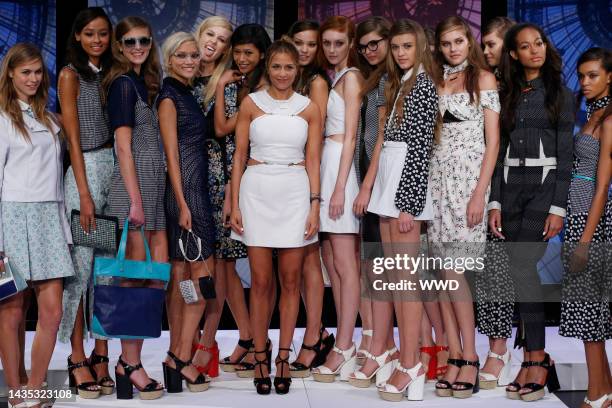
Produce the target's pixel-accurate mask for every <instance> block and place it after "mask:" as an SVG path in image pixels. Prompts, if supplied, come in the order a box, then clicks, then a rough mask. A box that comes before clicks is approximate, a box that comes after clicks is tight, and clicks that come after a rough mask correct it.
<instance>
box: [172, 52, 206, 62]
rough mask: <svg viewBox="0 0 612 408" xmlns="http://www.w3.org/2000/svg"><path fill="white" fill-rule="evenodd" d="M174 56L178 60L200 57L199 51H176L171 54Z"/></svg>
mask: <svg viewBox="0 0 612 408" xmlns="http://www.w3.org/2000/svg"><path fill="white" fill-rule="evenodd" d="M172 55H173V56H174V58H176V59H180V60H186V59H187V58H191V59H192V60H199V59H200V53H199V52H194V53H192V54H189V53H187V52H177V53H175V54H172Z"/></svg>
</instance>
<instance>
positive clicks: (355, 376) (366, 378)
mask: <svg viewBox="0 0 612 408" xmlns="http://www.w3.org/2000/svg"><path fill="white" fill-rule="evenodd" d="M395 351H396V349H395V347H394V348H392V349H390V350H387V351H385V352H383V353H382V354H381V355H379V356H375V355H373V354H372V353H370V352H369V351H366V352H365V355H366V358H367V359H370V360H372V361H374V362H375V363H376V365H377V367H376V369H374V371H373V372H372V373H371V374H370V375H366V374H364V373H363V372H362V371H361V369H359V370H357V371H355V372H353V373H352V374H351V375H350V376H349V379H348V382H349V384H351V385H352V386H353V387H357V388H368V387H369V386H370V384H372V383H373V382H376V383H377V384H378V383H383V382H386V381H387V380H388V379H389V377H390V376H391V373H392V372H393V369H394V368H395V364H394V360H389V361H387V358H389V356H390V355H391V354H392V353H394V352H395ZM364 364H365V363H364Z"/></svg>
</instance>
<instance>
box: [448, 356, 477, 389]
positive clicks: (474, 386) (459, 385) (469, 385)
mask: <svg viewBox="0 0 612 408" xmlns="http://www.w3.org/2000/svg"><path fill="white" fill-rule="evenodd" d="M461 366H472V367H476V380H475V381H474V383H469V382H464V381H455V382H454V383H453V386H452V389H453V397H454V398H470V397H471V396H472V395H474V394H476V393H477V392H478V391H480V377H479V376H478V374H479V372H480V361H478V360H476V361H469V360H463V364H461Z"/></svg>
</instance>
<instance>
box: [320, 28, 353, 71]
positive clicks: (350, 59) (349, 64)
mask: <svg viewBox="0 0 612 408" xmlns="http://www.w3.org/2000/svg"><path fill="white" fill-rule="evenodd" d="M327 30H334V31H339V32H341V33H344V34H346V36H347V37H348V41H349V43H351V42H352V43H353V44H352V45H349V52H348V60H347V65H346V66H347V67H358V66H359V56H358V55H357V50H356V48H355V24H354V23H353V22H352V21H351V20H350V19H349V18H347V17H344V16H331V17H329V18H327V20H325V21H324V22H323V24H321V27H320V28H319V44H320V46H319V49H318V50H317V60H318V62H319V66H321V67H323V68H326V69H330V68H332V67H331V66H330V65H329V61H327V58H325V53H324V52H323V33H324V32H325V31H327Z"/></svg>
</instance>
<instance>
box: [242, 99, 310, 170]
mask: <svg viewBox="0 0 612 408" xmlns="http://www.w3.org/2000/svg"><path fill="white" fill-rule="evenodd" d="M249 97H250V98H251V99H252V100H253V102H254V103H255V105H257V107H258V108H259V109H261V110H262V111H263V112H264V114H263V115H261V116H258V117H256V118H255V119H254V120H253V121H252V122H251V125H250V127H249V141H250V146H251V154H250V156H251V158H253V159H255V160H257V161H259V162H262V163H266V164H285V165H287V164H295V163H299V162H301V161H303V160H304V147H305V146H306V141H307V140H308V123H307V122H306V120H305V119H304V118H302V117H301V116H298V115H299V113H300V112H302V111H303V110H304V109H306V107H307V106H308V105H309V104H310V99H308V98H307V97H305V96H302V95H300V94H298V93H297V92H294V93H293V95H291V97H289V99H287V100H279V99H274V98H272V97H271V96H270V94H269V93H268V91H267V90H262V91H258V92H254V93H252V94H249Z"/></svg>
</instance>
